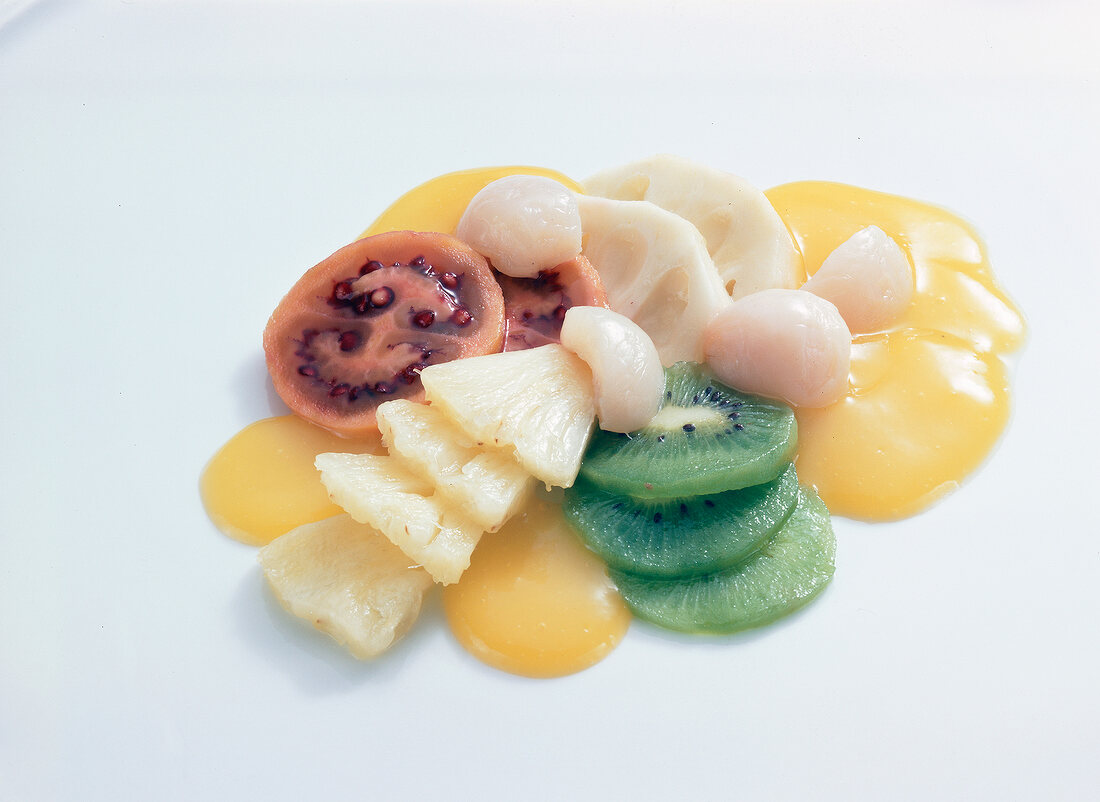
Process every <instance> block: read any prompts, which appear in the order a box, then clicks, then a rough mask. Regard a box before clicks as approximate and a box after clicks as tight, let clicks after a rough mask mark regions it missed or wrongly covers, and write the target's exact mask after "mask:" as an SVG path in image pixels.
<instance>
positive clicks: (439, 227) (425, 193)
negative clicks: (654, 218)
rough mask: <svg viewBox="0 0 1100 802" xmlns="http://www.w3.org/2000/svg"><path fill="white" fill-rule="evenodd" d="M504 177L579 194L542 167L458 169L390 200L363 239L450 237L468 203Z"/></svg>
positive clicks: (576, 186) (566, 180) (577, 187)
mask: <svg viewBox="0 0 1100 802" xmlns="http://www.w3.org/2000/svg"><path fill="white" fill-rule="evenodd" d="M506 175H541V176H546V177H548V178H552V179H554V180H555V181H557V182H558V183H560V184H562V185H564V186H565V187H566V188H568V189H571V190H574V191H576V192H579V191H580V189H581V187H580V185H579V184H577V182H575V181H573V180H572V179H570V178H568V177H567V176H564V175H562V174H561V173H559V172H558V171H556V170H549V169H547V168H545V167H532V166H508V167H478V168H475V169H473V170H459V171H458V172H454V173H447V174H446V175H441V176H439V177H438V178H433V179H431V180H430V181H425V182H424V183H423V184H421V185H420V186H418V187H416V188H415V189H411V190H409V191H408V192H406V193H405V194H404V195H402V196H401V197H400V198H398V199H397V200H396V201H394V202H393V203H392V204H391V205H390V207H389V208H388V209H386V211H384V212H382V214H381V215H380V216H379V217H378V219H377V220H375V221H374V222H373V223H371V225H370V227H369V228H368V229H367V230H366V231H364V232H363V235H362V236H364V237H369V236H373V235H375V234H384V233H385V232H387V231H405V230H411V231H442V232H443V233H445V234H453V233H454V232H455V229H456V228H457V227H458V221H459V220H460V219H461V218H462V213H463V212H465V211H466V207H467V206H469V205H470V201H471V200H473V198H474V196H475V195H476V194H477V193H478V192H480V191H481V189H482V188H483V187H484V186H485V185H486V184H488V183H489V182H490V181H496V180H497V179H498V178H503V177H504V176H506Z"/></svg>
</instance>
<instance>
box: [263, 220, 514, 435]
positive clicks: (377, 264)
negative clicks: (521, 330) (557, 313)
mask: <svg viewBox="0 0 1100 802" xmlns="http://www.w3.org/2000/svg"><path fill="white" fill-rule="evenodd" d="M503 332H504V298H503V295H502V294H501V291H500V287H499V285H498V284H497V283H496V281H495V280H494V279H493V274H492V271H491V270H490V269H489V265H488V263H487V262H486V261H485V259H484V258H483V257H482V256H480V255H479V254H477V253H476V252H475V251H473V250H472V249H471V248H469V247H468V246H466V245H465V244H463V243H462V242H460V241H459V240H457V239H455V238H454V237H451V236H449V235H446V234H421V233H416V232H411V231H394V232H390V233H387V234H380V235H378V236H376V237H368V238H367V239H362V240H358V241H357V242H354V243H352V244H351V245H348V246H346V247H344V248H341V249H340V250H339V251H337V252H336V253H334V254H333V255H332V256H330V257H329V258H328V259H325V260H324V261H323V262H321V263H320V264H318V265H317V266H316V267H314V268H312V269H311V270H309V271H308V272H307V273H306V274H305V275H304V276H302V278H301V279H300V280H299V281H298V283H297V284H295V285H294V287H293V288H292V289H291V291H290V292H289V293H287V295H286V297H285V298H283V300H282V301H281V302H280V304H279V306H278V307H277V308H276V310H275V312H274V314H272V316H271V320H270V321H269V322H268V324H267V328H266V329H265V330H264V351H265V352H266V355H267V365H268V371H269V373H270V374H271V379H272V382H273V383H274V386H275V390H276V391H277V392H278V393H279V396H280V397H281V398H282V399H283V401H285V402H286V404H287V406H289V407H290V408H291V409H292V410H293V411H294V412H295V413H297V414H298V415H301V416H302V417H303V418H305V419H306V420H309V421H312V422H313V423H316V424H318V425H320V426H324V427H325V428H327V429H330V430H332V431H334V432H337V433H339V434H343V435H358V434H363V433H368V432H373V431H377V423H376V419H375V412H376V409H377V407H378V405H379V404H381V403H383V402H384V401H388V400H390V399H392V398H412V399H419V398H421V397H422V396H423V388H422V387H421V383H420V371H421V370H423V369H424V368H425V367H427V366H428V365H435V364H439V363H442V362H449V361H451V360H454V359H460V358H463V357H468V356H474V355H477V354H486V353H491V352H494V351H498V350H499V349H500V345H501V340H502V338H503Z"/></svg>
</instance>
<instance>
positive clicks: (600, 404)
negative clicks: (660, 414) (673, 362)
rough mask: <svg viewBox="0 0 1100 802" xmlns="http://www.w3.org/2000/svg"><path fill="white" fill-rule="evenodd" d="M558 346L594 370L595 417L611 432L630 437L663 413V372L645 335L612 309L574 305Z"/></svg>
mask: <svg viewBox="0 0 1100 802" xmlns="http://www.w3.org/2000/svg"><path fill="white" fill-rule="evenodd" d="M561 343H562V345H564V346H565V347H566V348H568V349H569V350H570V351H572V352H573V353H574V354H576V355H577V356H579V357H580V358H581V359H583V360H584V361H585V363H586V364H587V365H588V367H589V368H590V369H591V370H592V388H593V392H594V393H595V402H596V417H597V418H598V419H599V423H600V428H601V429H603V430H605V431H609V432H632V431H634V430H635V429H640V428H642V427H643V426H645V425H646V424H647V423H649V422H650V421H651V420H652V419H653V416H654V415H656V414H657V411H658V410H659V409H660V408H661V397H662V396H663V395H664V389H665V372H664V370H663V369H662V368H661V356H660V354H658V353H657V347H656V346H655V345H654V344H653V340H651V339H650V338H649V335H648V334H646V333H645V332H644V331H642V328H641V327H640V326H639V325H638V324H637V323H635V322H634V321H632V320H630V319H629V318H627V317H625V316H623V315H620V314H619V313H618V312H613V311H611V310H610V309H601V308H599V307H596V306H576V307H573V308H572V309H570V310H569V311H567V312H566V313H565V320H564V321H563V322H562V327H561Z"/></svg>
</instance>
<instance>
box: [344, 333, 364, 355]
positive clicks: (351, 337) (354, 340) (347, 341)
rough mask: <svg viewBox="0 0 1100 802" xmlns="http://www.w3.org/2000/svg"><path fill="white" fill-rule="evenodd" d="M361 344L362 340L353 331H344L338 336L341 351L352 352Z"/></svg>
mask: <svg viewBox="0 0 1100 802" xmlns="http://www.w3.org/2000/svg"><path fill="white" fill-rule="evenodd" d="M362 343H363V339H362V338H361V337H360V336H359V335H358V334H357V333H356V332H354V331H345V332H342V333H341V334H340V350H341V351H354V350H355V349H356V348H358V347H359V346H360V345H362Z"/></svg>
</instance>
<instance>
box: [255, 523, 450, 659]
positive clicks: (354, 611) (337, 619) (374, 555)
mask: <svg viewBox="0 0 1100 802" xmlns="http://www.w3.org/2000/svg"><path fill="white" fill-rule="evenodd" d="M259 559H260V565H261V566H263V570H264V575H265V576H266V577H267V581H268V582H269V583H270V585H271V589H272V591H274V593H275V596H276V598H278V600H279V602H280V603H281V604H282V605H283V607H285V608H286V609H287V611H288V612H290V613H291V614H293V615H296V616H298V617H299V618H302V619H305V620H306V621H309V622H310V623H311V624H313V625H314V626H315V627H317V629H319V630H321V631H322V632H326V633H328V634H329V635H331V636H332V637H333V638H334V639H335V640H336V642H337V643H339V644H341V645H342V646H346V647H347V649H348V651H350V652H351V653H352V654H353V655H355V656H356V657H358V658H360V659H364V658H368V657H374V656H375V655H378V654H381V653H382V652H384V651H385V650H386V649H388V648H390V646H392V645H393V644H394V643H395V642H396V641H397V640H398V639H400V638H401V636H402V635H404V634H405V633H406V632H407V631H408V630H409V628H410V627H411V626H412V625H413V622H415V621H416V618H417V616H418V615H419V614H420V605H421V602H422V601H423V598H424V594H425V593H426V592H427V590H428V588H429V587H431V585H432V578H431V577H430V576H429V575H428V573H427V572H426V571H424V570H423V569H421V568H417V567H416V566H414V565H411V564H410V561H409V558H408V557H406V556H405V555H404V554H402V553H401V550H400V549H398V548H397V547H396V546H394V545H393V544H392V543H390V542H389V541H388V540H387V539H386V538H385V537H383V536H382V534H381V533H379V532H377V531H375V530H374V529H372V528H371V527H369V526H366V525H365V524H361V523H358V522H356V521H355V520H353V519H352V518H351V516H350V515H337V516H335V517H332V518H326V519H325V520H322V521H318V522H316V523H311V524H306V525H304V526H300V527H298V528H296V529H294V530H293V531H290V532H287V533H286V534H285V535H282V536H281V537H278V538H276V539H275V540H273V541H272V542H271V543H270V544H268V545H267V546H265V547H264V548H262V549H261V550H260V552H259Z"/></svg>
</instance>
